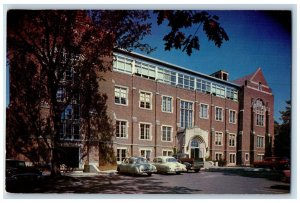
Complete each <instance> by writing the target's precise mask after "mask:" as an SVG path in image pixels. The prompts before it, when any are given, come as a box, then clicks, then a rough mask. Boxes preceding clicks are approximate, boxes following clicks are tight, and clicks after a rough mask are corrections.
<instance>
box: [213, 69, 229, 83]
mask: <svg viewBox="0 0 300 203" xmlns="http://www.w3.org/2000/svg"><path fill="white" fill-rule="evenodd" d="M211 76H213V77H215V78H218V79H221V80H224V81H228V78H229V74H228V73H227V72H226V71H224V70H219V71H217V72H215V73H213V74H211Z"/></svg>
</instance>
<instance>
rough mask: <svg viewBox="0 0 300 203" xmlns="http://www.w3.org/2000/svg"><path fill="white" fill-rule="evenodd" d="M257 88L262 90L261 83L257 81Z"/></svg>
mask: <svg viewBox="0 0 300 203" xmlns="http://www.w3.org/2000/svg"><path fill="white" fill-rule="evenodd" d="M258 90H259V91H261V90H262V85H261V82H259V83H258Z"/></svg>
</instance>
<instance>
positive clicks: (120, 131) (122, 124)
mask: <svg viewBox="0 0 300 203" xmlns="http://www.w3.org/2000/svg"><path fill="white" fill-rule="evenodd" d="M116 137H122V138H126V137H127V121H120V120H117V121H116Z"/></svg>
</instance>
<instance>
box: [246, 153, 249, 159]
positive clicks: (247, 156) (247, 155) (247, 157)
mask: <svg viewBox="0 0 300 203" xmlns="http://www.w3.org/2000/svg"><path fill="white" fill-rule="evenodd" d="M245 161H249V153H246V154H245Z"/></svg>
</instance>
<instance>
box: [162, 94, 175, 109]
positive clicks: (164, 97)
mask: <svg viewBox="0 0 300 203" xmlns="http://www.w3.org/2000/svg"><path fill="white" fill-rule="evenodd" d="M164 99H171V101H170V107H169V109H168V108H167V107H168V105H167V104H168V102H167V101H165V106H166V109H165V110H164ZM161 111H162V112H164V113H173V97H171V96H167V95H162V96H161Z"/></svg>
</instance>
